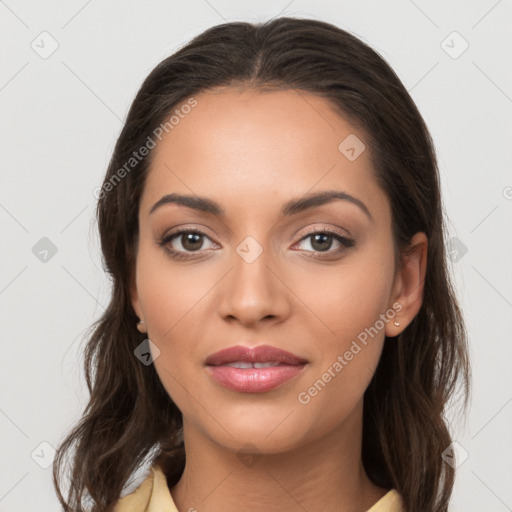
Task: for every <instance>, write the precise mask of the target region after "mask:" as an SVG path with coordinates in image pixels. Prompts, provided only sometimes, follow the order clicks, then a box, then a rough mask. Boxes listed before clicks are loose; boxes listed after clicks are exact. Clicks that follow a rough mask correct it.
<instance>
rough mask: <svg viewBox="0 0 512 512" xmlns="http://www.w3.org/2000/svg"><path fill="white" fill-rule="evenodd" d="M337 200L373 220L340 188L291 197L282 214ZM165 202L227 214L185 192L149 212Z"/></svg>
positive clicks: (167, 199) (353, 198) (220, 214)
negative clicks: (348, 204)
mask: <svg viewBox="0 0 512 512" xmlns="http://www.w3.org/2000/svg"><path fill="white" fill-rule="evenodd" d="M335 200H341V201H348V202H350V203H352V204H355V205H356V206H358V207H359V208H360V209H361V210H362V211H363V212H364V213H365V214H366V215H367V216H368V218H369V219H370V220H371V221H373V217H372V214H371V213H370V210H369V209H368V207H367V206H366V205H365V204H364V203H363V201H361V200H360V199H358V198H357V197H354V196H351V195H350V194H347V193H346V192H341V191H338V190H326V191H324V192H319V193H316V194H308V195H306V196H304V197H301V198H299V199H291V200H290V201H287V202H286V203H284V205H283V206H282V208H281V215H282V216H289V215H296V214H298V213H301V212H303V211H305V210H309V209H310V208H315V207H318V206H322V205H324V204H328V203H331V202H332V201H335ZM165 204H179V205H182V206H186V207H188V208H192V209H194V210H199V211H201V212H205V213H210V214H212V215H217V216H219V217H225V216H226V213H225V210H224V209H223V208H222V206H220V204H218V203H216V202H215V201H213V200H212V199H208V198H207V197H200V196H191V195H185V194H167V195H165V196H163V197H162V198H161V199H159V200H158V201H157V202H156V203H155V204H154V205H153V206H152V207H151V210H149V214H152V213H153V212H154V211H155V210H157V209H158V208H160V207H161V206H163V205H165Z"/></svg>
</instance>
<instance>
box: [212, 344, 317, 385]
mask: <svg viewBox="0 0 512 512" xmlns="http://www.w3.org/2000/svg"><path fill="white" fill-rule="evenodd" d="M307 363H308V361H307V360H305V359H303V358H301V357H298V356H296V355H294V354H292V353H290V352H287V351H285V350H281V349H278V348H275V347H271V346H269V345H259V346H257V347H254V348H250V347H244V346H242V345H237V346H235V347H230V348H227V349H224V350H221V351H219V352H215V353H214V354H212V355H210V356H209V357H208V358H207V359H206V371H207V373H208V374H209V375H210V376H211V377H213V379H214V380H215V381H216V382H218V383H219V384H221V385H222V386H224V387H226V388H228V389H231V390H233V391H239V392H243V393H262V392H265V391H270V390H272V389H274V388H276V387H279V386H281V385H283V384H284V383H286V382H288V381H289V380H291V379H293V378H294V377H296V376H297V375H299V374H300V373H301V372H302V371H303V370H304V368H305V367H306V365H307Z"/></svg>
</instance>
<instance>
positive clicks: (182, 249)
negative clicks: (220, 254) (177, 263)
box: [160, 229, 214, 258]
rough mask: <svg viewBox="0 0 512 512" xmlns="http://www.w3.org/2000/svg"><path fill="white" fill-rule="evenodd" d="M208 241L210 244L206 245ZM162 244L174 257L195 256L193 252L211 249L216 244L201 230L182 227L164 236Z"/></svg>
mask: <svg viewBox="0 0 512 512" xmlns="http://www.w3.org/2000/svg"><path fill="white" fill-rule="evenodd" d="M207 241H209V242H210V246H206V247H205V242H207ZM160 245H161V246H162V247H164V248H165V250H166V251H167V252H168V253H169V254H170V255H171V256H173V257H176V258H187V257H189V256H194V254H193V253H202V252H206V251H203V250H202V249H210V248H212V247H213V245H214V244H213V242H212V241H211V240H210V238H209V237H208V236H207V235H206V234H204V233H203V232H201V231H198V230H195V229H182V230H180V231H175V232H174V233H171V234H170V235H167V236H164V237H163V238H162V239H161V241H160Z"/></svg>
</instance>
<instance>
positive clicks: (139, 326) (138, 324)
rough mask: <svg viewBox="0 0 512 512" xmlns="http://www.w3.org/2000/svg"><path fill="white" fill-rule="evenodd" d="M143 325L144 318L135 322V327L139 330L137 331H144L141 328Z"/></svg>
mask: <svg viewBox="0 0 512 512" xmlns="http://www.w3.org/2000/svg"><path fill="white" fill-rule="evenodd" d="M143 327H144V320H139V321H138V322H137V329H138V330H139V332H145V331H143V330H142V329H143Z"/></svg>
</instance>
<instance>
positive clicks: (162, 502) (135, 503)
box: [114, 466, 403, 512]
mask: <svg viewBox="0 0 512 512" xmlns="http://www.w3.org/2000/svg"><path fill="white" fill-rule="evenodd" d="M114 512H179V511H178V509H177V508H176V505H175V504H174V500H173V499H172V496H171V493H170V491H169V488H168V487H167V479H166V478H165V475H164V473H163V471H162V470H161V469H160V467H159V466H153V467H151V474H150V475H149V476H148V477H147V478H146V479H145V480H144V482H142V484H141V485H140V486H139V487H137V489H135V491H134V492H132V493H130V494H127V495H126V496H124V497H123V498H121V499H120V500H118V502H117V503H116V506H115V508H114ZM182 512H184V511H182ZM367 512H403V510H402V501H401V498H400V494H398V492H397V491H396V490H395V489H391V490H390V491H389V492H388V493H387V494H385V495H384V496H383V497H382V498H381V499H380V500H379V501H378V502H377V503H375V505H373V506H372V507H371V508H370V509H368V511H367Z"/></svg>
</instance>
